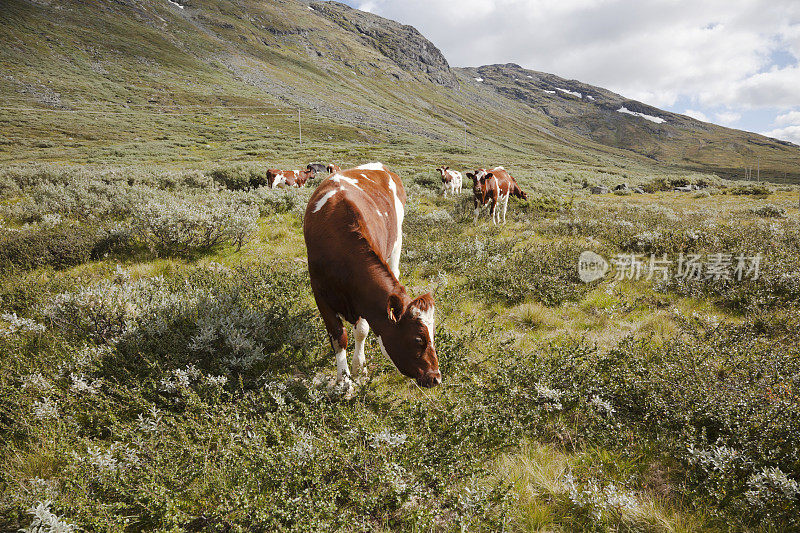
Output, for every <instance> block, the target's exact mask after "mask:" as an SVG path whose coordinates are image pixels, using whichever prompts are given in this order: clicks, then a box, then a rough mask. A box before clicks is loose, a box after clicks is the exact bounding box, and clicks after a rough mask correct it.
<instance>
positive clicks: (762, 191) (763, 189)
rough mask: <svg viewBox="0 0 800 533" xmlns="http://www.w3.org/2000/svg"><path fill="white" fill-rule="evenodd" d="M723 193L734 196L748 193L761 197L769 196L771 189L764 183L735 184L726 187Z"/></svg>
mask: <svg viewBox="0 0 800 533" xmlns="http://www.w3.org/2000/svg"><path fill="white" fill-rule="evenodd" d="M725 193H726V194H732V195H734V196H745V195H749V196H757V197H762V198H763V197H767V196H769V195H770V194H771V193H772V191H771V190H770V188H769V187H767V186H766V185H737V186H736V187H731V188H729V189H726V190H725Z"/></svg>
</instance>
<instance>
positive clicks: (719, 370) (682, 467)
mask: <svg viewBox="0 0 800 533" xmlns="http://www.w3.org/2000/svg"><path fill="white" fill-rule="evenodd" d="M252 142H256V141H252ZM50 149H53V150H55V149H57V148H56V147H52V148H43V150H50ZM173 150H178V148H173ZM226 150H228V153H230V152H234V153H235V152H236V151H237V150H236V148H235V147H234V148H233V149H232V148H230V145H229V146H228V147H227V148H226ZM269 150H272V151H270V152H269V153H268V154H267V157H261V156H259V157H255V156H250V157H249V160H247V161H242V162H236V161H233V162H231V161H222V162H211V161H208V160H205V159H202V158H203V156H198V158H199V160H198V161H197V162H194V163H193V162H191V161H188V162H186V163H184V164H183V166H177V165H176V166H175V167H172V168H166V167H162V166H158V165H156V164H154V163H147V164H142V163H141V162H139V161H138V156H136V155H134V156H131V157H132V160H130V161H127V160H125V159H124V156H125V153H126V152H122V154H123V155H119V156H114V155H113V154H112V155H111V157H112V159H113V157H119V158H121V159H122V160H121V161H120V160H113V161H111V162H108V161H96V162H89V161H83V162H82V163H83V164H81V165H75V164H64V163H59V162H58V161H54V160H52V159H54V158H51V157H47V158H44V159H50V161H49V162H33V163H31V162H23V161H22V160H23V159H24V157H19V158H18V160H17V161H15V162H11V163H8V164H6V165H5V167H3V169H2V170H0V194H2V199H0V216H2V227H1V228H0V239H1V240H2V246H0V269H1V272H2V279H0V287H1V288H0V312H2V317H1V319H0V352H2V354H3V356H2V358H0V434H2V439H0V443H1V444H0V529H3V530H16V529H20V528H27V529H26V530H27V531H71V530H83V531H280V530H286V531H308V530H314V531H330V530H343V531H390V530H392V531H395V530H402V531H791V530H797V529H798V528H800V522H799V521H798V516H800V512H799V511H800V500H799V499H798V498H799V497H800V485H799V484H798V480H800V447H799V446H798V437H797V435H798V431H800V397H798V392H797V391H798V387H800V373H799V372H798V371H799V370H800V369H799V368H798V364H800V359H798V355H800V354H799V353H798V346H797V343H796V340H797V323H798V319H799V318H800V305H799V302H800V273H799V272H798V270H797V268H798V261H799V260H800V225H799V224H798V209H797V204H798V202H797V200H798V197H797V195H798V191H797V189H796V188H794V189H790V188H778V187H776V186H774V185H755V186H754V185H753V184H752V183H736V182H728V181H724V180H720V179H718V178H716V177H715V176H708V175H686V174H681V173H679V172H660V173H659V172H658V171H657V170H653V169H650V168H641V167H639V166H634V167H633V168H623V167H622V166H621V165H619V164H613V165H612V164H609V165H604V164H586V163H582V162H579V161H571V160H556V159H550V158H546V157H544V156H539V157H532V158H530V159H524V158H522V157H520V154H519V153H516V154H510V153H509V154H507V157H508V159H502V160H500V161H497V162H499V163H503V164H505V166H506V167H507V168H509V169H510V170H511V172H512V173H513V174H514V175H515V176H516V177H517V178H518V180H519V181H520V183H521V185H522V187H523V189H524V190H526V191H528V193H529V195H530V197H529V199H528V201H516V200H513V199H512V201H511V202H510V205H509V213H508V222H507V223H506V224H505V225H503V226H500V227H494V226H492V225H491V223H490V222H489V221H488V216H487V215H486V214H485V213H484V214H483V215H482V217H481V219H480V221H479V223H478V224H474V223H473V221H472V207H471V199H470V197H469V196H470V195H469V194H468V191H469V187H466V191H465V192H464V193H463V194H462V196H461V197H460V198H455V199H450V198H448V199H446V200H445V199H443V198H441V197H440V196H439V195H438V183H437V180H438V178H437V173H436V172H435V171H434V168H435V167H436V166H439V165H441V164H449V165H450V166H451V167H454V168H458V169H461V170H466V169H468V168H474V167H476V166H478V165H482V166H485V165H487V164H489V162H488V161H486V158H488V154H486V153H473V152H469V153H460V152H461V150H459V149H446V150H445V149H437V148H435V147H433V148H432V147H431V146H425V145H424V144H423V143H421V142H419V141H409V142H408V144H404V145H397V144H391V143H382V144H376V145H372V146H360V145H358V144H353V143H345V142H339V143H337V142H335V141H332V142H323V141H320V140H315V141H312V142H309V143H308V144H307V145H306V146H304V147H302V148H298V147H296V146H295V147H291V148H289V147H285V148H284V151H283V152H281V147H275V146H273V147H271V148H270V149H269ZM133 153H134V154H135V151H134V152H133ZM281 153H283V157H284V159H281V160H280V161H281V163H280V164H278V165H277V166H280V167H285V168H292V167H299V166H304V165H305V164H306V163H308V162H310V161H312V160H322V161H329V160H332V161H336V162H338V163H340V164H341V166H342V167H348V166H353V165H356V164H360V163H364V162H368V161H372V160H382V161H384V162H385V163H386V164H387V165H389V166H390V167H392V168H393V169H395V170H396V171H397V172H398V173H399V174H400V175H401V177H402V178H403V179H404V183H405V185H406V190H407V192H408V193H409V202H408V205H407V216H406V222H405V227H404V233H405V242H404V251H403V256H402V260H401V273H402V275H401V277H402V279H401V281H402V282H403V283H404V284H406V286H407V287H408V288H409V289H410V292H412V293H413V294H415V295H416V294H421V293H423V292H426V291H431V292H433V294H434V296H435V299H436V303H437V316H436V319H437V325H436V345H437V351H438V354H439V362H440V365H441V368H442V372H443V375H444V382H443V384H442V385H441V386H440V387H437V388H435V389H431V390H422V389H419V388H418V387H416V385H415V384H414V383H413V382H411V381H410V380H407V379H405V378H403V377H402V376H400V374H399V373H398V372H397V371H396V370H395V369H394V367H393V366H392V364H391V363H390V362H389V361H388V360H386V359H385V358H383V356H382V355H381V354H380V351H379V349H378V346H377V342H376V340H375V338H374V336H371V337H369V339H368V349H367V354H368V358H367V363H368V368H369V378H368V379H367V380H365V381H364V382H363V383H362V384H361V385H359V387H358V388H357V390H356V394H355V396H354V398H353V399H349V400H347V399H344V398H342V397H341V396H340V395H339V393H338V391H337V389H336V387H334V386H332V384H331V382H330V379H331V377H332V376H334V374H335V364H334V360H333V354H332V351H331V348H330V346H329V344H328V342H327V340H326V338H325V333H324V328H323V326H322V323H321V321H320V319H319V316H318V314H317V311H316V308H315V306H314V303H313V298H312V296H311V291H310V288H309V282H308V277H307V271H306V269H305V249H304V243H303V237H302V213H303V211H304V209H305V204H306V202H307V199H308V197H309V195H310V193H311V188H308V187H307V188H306V189H302V190H288V191H283V190H278V191H272V190H268V189H266V188H265V187H259V185H261V184H262V183H263V179H264V173H265V170H266V168H268V167H271V166H276V164H275V159H272V160H270V161H269V162H267V161H265V160H266V159H268V158H269V157H277V156H278V155H279V154H281ZM261 155H263V154H261ZM92 157H100V156H92ZM498 157H504V156H503V155H502V154H501V155H500V156H498ZM512 157H513V159H512ZM100 159H102V157H100ZM243 159H247V158H245V157H243ZM494 162H495V160H492V161H491V163H494ZM319 179H321V178H318V179H317V180H316V182H315V183H318V182H319ZM622 182H627V183H629V184H631V185H642V186H643V187H644V188H645V190H647V191H651V192H647V193H646V194H634V195H625V194H619V195H617V194H608V195H600V196H593V195H591V194H589V192H588V187H590V186H592V185H596V184H600V183H604V184H606V185H616V184H619V183H622ZM686 182H692V183H701V184H703V185H704V186H706V188H704V189H703V190H702V191H699V192H695V193H676V192H671V190H670V189H671V187H672V186H673V185H677V184H684V183H686ZM312 187H313V184H312ZM664 189H666V190H664ZM584 250H591V251H594V252H596V253H599V254H601V255H603V256H604V257H606V258H612V257H615V256H618V255H620V254H628V255H630V254H639V255H641V256H643V257H647V258H649V257H650V256H651V254H656V255H658V256H659V257H660V256H662V254H668V255H670V256H673V257H675V258H677V256H678V255H679V254H681V253H683V254H687V255H688V254H701V255H704V256H705V255H706V254H714V253H721V252H724V253H729V254H732V255H734V256H736V255H739V254H744V255H746V256H755V255H756V254H758V253H761V254H763V260H762V262H761V264H760V267H761V268H760V276H759V277H758V279H752V276H750V277H747V276H745V279H744V280H743V281H741V282H739V281H735V280H734V281H731V280H725V279H702V280H693V279H681V278H676V277H674V276H671V277H669V278H668V279H658V278H654V279H651V280H647V279H639V280H637V279H615V276H614V275H613V272H612V273H610V274H609V275H608V276H606V277H605V278H604V279H601V280H598V281H594V282H591V283H583V282H582V281H581V280H580V279H579V277H578V269H577V262H578V256H579V255H580V253H581V252H582V251H584ZM348 353H352V346H350V347H349V350H348ZM59 528H60V529H59Z"/></svg>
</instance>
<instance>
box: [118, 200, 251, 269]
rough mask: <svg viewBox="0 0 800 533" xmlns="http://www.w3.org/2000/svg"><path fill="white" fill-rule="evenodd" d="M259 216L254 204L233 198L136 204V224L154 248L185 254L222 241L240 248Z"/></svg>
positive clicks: (168, 252) (164, 251)
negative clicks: (246, 203)
mask: <svg viewBox="0 0 800 533" xmlns="http://www.w3.org/2000/svg"><path fill="white" fill-rule="evenodd" d="M257 219H258V210H257V209H256V208H255V207H253V206H248V205H244V204H243V203H241V202H238V201H236V200H235V199H232V198H227V197H222V198H219V199H211V198H203V199H197V200H185V199H176V198H165V199H162V200H160V201H153V202H149V203H147V204H144V205H142V206H139V207H137V208H136V210H135V212H134V214H133V227H134V231H135V232H136V233H137V234H138V235H139V237H140V238H141V239H142V241H144V242H145V243H146V244H147V245H148V246H149V247H150V248H151V249H153V250H156V251H158V252H161V253H165V254H178V255H180V254H184V255H185V254H189V253H192V252H196V251H205V250H208V249H210V248H212V247H214V246H218V245H220V244H223V243H230V244H232V245H235V246H236V247H237V248H241V247H242V245H243V244H244V243H245V242H247V240H248V239H249V238H250V235H251V234H252V232H253V231H254V230H255V228H256V223H257Z"/></svg>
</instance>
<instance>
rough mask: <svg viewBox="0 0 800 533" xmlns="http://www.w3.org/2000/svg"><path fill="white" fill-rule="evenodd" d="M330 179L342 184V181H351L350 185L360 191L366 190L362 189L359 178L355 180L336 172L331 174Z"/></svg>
mask: <svg viewBox="0 0 800 533" xmlns="http://www.w3.org/2000/svg"><path fill="white" fill-rule="evenodd" d="M330 179H331V181H335V182H336V183H339V184H341V183H342V182H344V183H349V184H350V185H352V186H353V187H355V188H356V189H358V190H359V191H363V190H364V189H362V188H361V187H359V186H358V180H354V179H353V178H348V177H347V176H343V175H342V174H335V175H333V176H331V178H330Z"/></svg>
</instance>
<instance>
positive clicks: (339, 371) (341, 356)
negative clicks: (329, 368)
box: [332, 341, 350, 382]
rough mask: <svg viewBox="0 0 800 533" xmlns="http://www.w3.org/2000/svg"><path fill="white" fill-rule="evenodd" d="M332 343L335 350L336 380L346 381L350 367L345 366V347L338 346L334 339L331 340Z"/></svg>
mask: <svg viewBox="0 0 800 533" xmlns="http://www.w3.org/2000/svg"><path fill="white" fill-rule="evenodd" d="M332 344H333V349H334V351H335V352H336V381H339V382H342V381H346V380H348V379H349V378H350V367H349V366H347V347H346V346H344V347H342V346H339V343H338V342H336V341H333V342H332Z"/></svg>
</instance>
